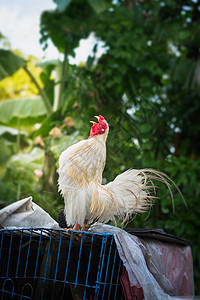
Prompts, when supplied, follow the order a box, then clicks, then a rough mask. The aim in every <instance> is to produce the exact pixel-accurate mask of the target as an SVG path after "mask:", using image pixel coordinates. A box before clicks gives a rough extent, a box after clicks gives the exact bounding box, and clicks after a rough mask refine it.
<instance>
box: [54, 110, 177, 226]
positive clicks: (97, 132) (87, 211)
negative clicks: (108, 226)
mask: <svg viewBox="0 0 200 300" xmlns="http://www.w3.org/2000/svg"><path fill="white" fill-rule="evenodd" d="M96 118H97V119H98V123H95V122H92V121H91V122H92V123H93V126H92V128H91V132H90V136H89V138H88V139H87V140H83V141H80V142H78V143H77V144H75V145H72V146H70V147H69V148H67V149H66V150H65V151H63V152H62V154H61V155H60V158H59V170H58V173H59V178H58V187H59V191H60V192H61V194H62V196H63V197H64V202H65V209H64V212H65V218H66V223H67V225H68V226H74V227H73V229H74V230H79V229H80V227H82V230H86V228H87V224H90V223H92V222H93V221H94V220H98V221H99V222H103V223H106V222H108V221H109V220H114V219H115V217H116V216H117V217H118V218H120V219H123V220H124V221H126V220H128V219H129V217H130V216H132V215H133V214H137V213H141V212H144V211H146V210H148V209H149V208H150V207H151V206H152V203H153V200H154V198H156V197H154V196H152V195H151V193H150V191H151V189H152V188H153V189H154V190H155V187H154V184H153V181H152V180H159V181H161V182H164V183H165V184H166V185H167V187H168V189H169V191H170V194H171V197H172V200H173V195H172V192H171V189H170V184H169V182H168V181H171V182H172V183H173V184H174V182H173V181H172V180H171V179H170V178H169V177H168V176H167V175H165V174H164V173H161V172H159V171H155V170H153V169H142V170H134V169H131V170H128V171H126V172H124V173H122V174H120V175H118V176H117V177H116V178H115V179H114V181H112V182H110V183H108V184H106V185H102V173H103V170H104V166H105V161H106V139H107V136H108V132H109V126H108V123H107V122H106V120H105V119H104V118H103V117H102V116H101V115H99V116H98V117H96ZM177 189H178V188H177ZM178 191H179V189H178ZM179 192H180V191H179ZM180 193H181V192H180Z"/></svg>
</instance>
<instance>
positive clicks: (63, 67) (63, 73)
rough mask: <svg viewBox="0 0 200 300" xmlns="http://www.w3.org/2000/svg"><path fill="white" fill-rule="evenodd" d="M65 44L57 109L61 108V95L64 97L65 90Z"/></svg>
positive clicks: (66, 58)
mask: <svg viewBox="0 0 200 300" xmlns="http://www.w3.org/2000/svg"><path fill="white" fill-rule="evenodd" d="M67 60H68V57H67V43H66V44H65V53H64V60H63V64H62V74H61V76H62V78H61V86H60V94H59V98H58V107H61V106H62V102H63V95H64V90H65V80H64V78H65V74H66V67H67Z"/></svg>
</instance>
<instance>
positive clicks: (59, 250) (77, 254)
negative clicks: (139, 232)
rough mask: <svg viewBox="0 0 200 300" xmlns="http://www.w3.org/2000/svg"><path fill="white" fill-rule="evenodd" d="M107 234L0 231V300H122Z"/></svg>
mask: <svg viewBox="0 0 200 300" xmlns="http://www.w3.org/2000/svg"><path fill="white" fill-rule="evenodd" d="M121 273H122V262H121V260H120V258H119V256H118V252H117V249H116V245H115V242H114V237H113V235H112V234H110V233H104V234H99V233H89V232H76V231H72V232H71V233H69V234H67V233H66V231H65V230H56V229H46V228H24V229H12V230H7V229H2V230H0V299H35V300H39V299H44V300H45V299H48V300H50V299H56V300H57V299H69V300H70V299H88V300H92V299H124V297H123V290H122V287H121V285H120V275H121Z"/></svg>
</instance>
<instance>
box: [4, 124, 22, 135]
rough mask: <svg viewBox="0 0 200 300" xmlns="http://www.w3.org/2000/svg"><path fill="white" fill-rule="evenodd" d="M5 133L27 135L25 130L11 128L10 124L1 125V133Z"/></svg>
mask: <svg viewBox="0 0 200 300" xmlns="http://www.w3.org/2000/svg"><path fill="white" fill-rule="evenodd" d="M4 133H10V134H11V135H18V134H24V135H27V133H26V132H24V131H21V130H20V131H19V130H17V129H15V128H11V127H8V126H4V125H0V135H3V134H4Z"/></svg>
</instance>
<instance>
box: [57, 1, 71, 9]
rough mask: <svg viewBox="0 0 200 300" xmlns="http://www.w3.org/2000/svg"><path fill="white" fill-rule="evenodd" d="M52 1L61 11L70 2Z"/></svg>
mask: <svg viewBox="0 0 200 300" xmlns="http://www.w3.org/2000/svg"><path fill="white" fill-rule="evenodd" d="M54 2H55V3H56V4H57V10H58V11H59V12H63V11H64V10H65V9H66V8H67V6H68V5H69V4H70V2H71V0H54Z"/></svg>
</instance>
